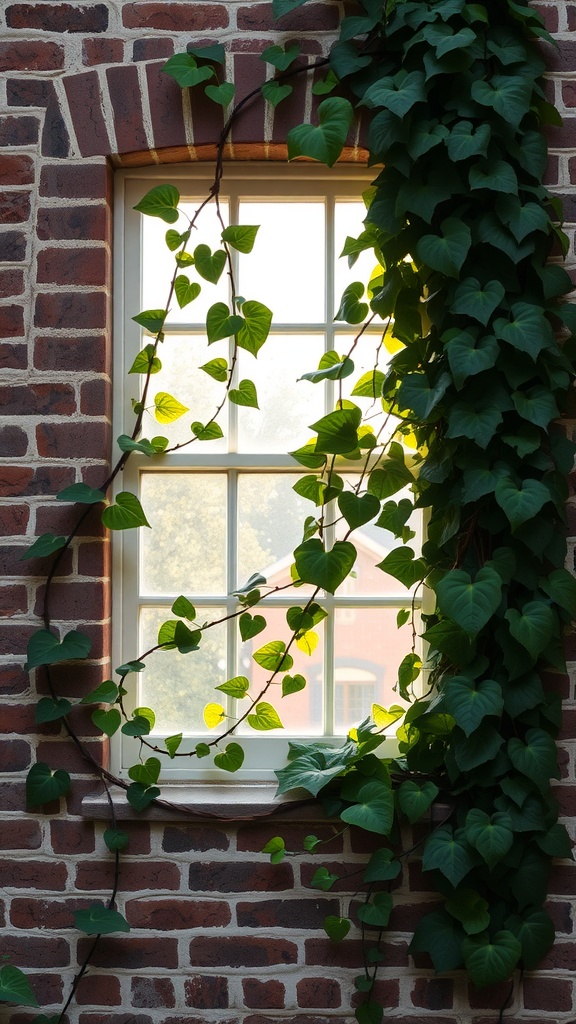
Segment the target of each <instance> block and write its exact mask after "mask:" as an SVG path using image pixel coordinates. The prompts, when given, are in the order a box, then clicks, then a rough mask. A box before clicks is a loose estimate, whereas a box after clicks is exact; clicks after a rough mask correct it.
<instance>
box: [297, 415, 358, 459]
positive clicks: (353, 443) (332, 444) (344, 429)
mask: <svg viewBox="0 0 576 1024" xmlns="http://www.w3.org/2000/svg"><path fill="white" fill-rule="evenodd" d="M361 419H362V412H361V410H360V409H358V408H357V407H356V406H355V407H354V408H353V409H336V410H335V411H334V412H330V413H328V415H327V416H323V417H322V418H321V419H319V420H317V422H316V423H312V424H311V425H310V429H311V430H316V431H317V433H318V440H317V441H316V448H315V451H316V452H317V453H318V454H320V453H321V454H324V455H326V454H328V455H346V454H347V453H348V452H352V451H354V450H355V449H356V448H357V446H358V427H359V426H360V421H361Z"/></svg>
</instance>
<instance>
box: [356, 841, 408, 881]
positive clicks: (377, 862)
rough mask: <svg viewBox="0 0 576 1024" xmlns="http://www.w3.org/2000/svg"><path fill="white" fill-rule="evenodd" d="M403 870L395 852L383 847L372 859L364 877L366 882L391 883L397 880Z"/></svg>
mask: <svg viewBox="0 0 576 1024" xmlns="http://www.w3.org/2000/svg"><path fill="white" fill-rule="evenodd" d="M401 870H402V865H401V863H400V861H399V860H396V857H395V856H394V853H393V851H392V850H388V849H387V848H386V847H385V846H383V847H381V848H380V849H379V850H375V851H374V853H373V854H372V856H371V857H370V860H369V861H368V866H367V867H366V870H365V871H364V876H363V877H364V881H365V882H389V881H391V880H392V879H393V878H397V877H398V875H399V874H400V872H401Z"/></svg>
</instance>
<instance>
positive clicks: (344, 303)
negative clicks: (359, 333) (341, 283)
mask: <svg viewBox="0 0 576 1024" xmlns="http://www.w3.org/2000/svg"><path fill="white" fill-rule="evenodd" d="M363 295H364V285H363V284H362V282H361V281H353V282H352V284H349V285H348V286H347V287H346V288H345V289H344V292H343V294H342V298H341V300H340V306H339V307H338V312H337V313H335V315H334V319H335V320H343V321H344V323H347V324H361V323H362V322H363V321H364V320H365V319H366V317H367V316H368V312H369V309H370V307H369V305H368V303H367V302H360V299H361V298H362V296H363Z"/></svg>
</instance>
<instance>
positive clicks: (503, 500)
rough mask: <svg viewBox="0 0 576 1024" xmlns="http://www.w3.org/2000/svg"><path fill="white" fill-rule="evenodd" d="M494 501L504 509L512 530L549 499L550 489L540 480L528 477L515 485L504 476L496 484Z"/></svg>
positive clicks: (525, 521)
mask: <svg viewBox="0 0 576 1024" xmlns="http://www.w3.org/2000/svg"><path fill="white" fill-rule="evenodd" d="M495 496H496V501H497V502H498V504H499V505H500V508H501V509H503V510H504V513H505V515H506V517H507V519H508V520H509V522H510V526H511V527H512V531H513V532H514V531H515V530H517V529H518V527H519V526H522V524H523V523H527V522H528V521H529V520H530V519H533V517H534V516H535V515H536V513H537V512H539V511H540V509H541V508H542V507H543V505H545V504H546V502H548V501H550V500H551V496H550V491H549V490H548V488H547V487H546V486H545V485H544V484H543V483H541V482H540V480H532V479H530V478H528V479H527V480H523V481H522V483H521V485H520V487H517V486H516V484H515V483H514V481H513V480H511V479H510V478H509V477H504V478H503V479H502V480H499V481H498V483H497V484H496V490H495Z"/></svg>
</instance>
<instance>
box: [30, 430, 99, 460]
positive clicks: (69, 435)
mask: <svg viewBox="0 0 576 1024" xmlns="http://www.w3.org/2000/svg"><path fill="white" fill-rule="evenodd" d="M36 439H37V442H38V452H39V454H40V455H41V456H42V457H43V458H56V459H82V458H93V459H97V458H102V457H103V456H104V455H105V453H106V451H107V439H108V430H107V427H106V424H104V423H80V422H78V423H45V424H43V425H42V426H39V427H37V428H36Z"/></svg>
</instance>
